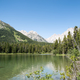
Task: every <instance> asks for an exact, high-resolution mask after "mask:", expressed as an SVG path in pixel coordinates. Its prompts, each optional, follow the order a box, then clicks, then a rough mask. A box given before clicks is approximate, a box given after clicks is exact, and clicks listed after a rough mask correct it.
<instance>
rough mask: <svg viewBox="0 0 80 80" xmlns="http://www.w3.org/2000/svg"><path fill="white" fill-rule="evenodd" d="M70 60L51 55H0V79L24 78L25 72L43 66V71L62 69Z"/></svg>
mask: <svg viewBox="0 0 80 80" xmlns="http://www.w3.org/2000/svg"><path fill="white" fill-rule="evenodd" d="M69 63H70V61H69V60H68V59H67V58H66V57H59V56H53V55H26V54H24V55H22V54H21V55H0V67H2V68H0V80H26V79H27V77H26V74H27V73H30V72H33V71H35V70H38V69H40V66H43V67H44V72H48V73H52V72H53V71H58V72H60V71H64V72H65V67H66V65H69Z"/></svg>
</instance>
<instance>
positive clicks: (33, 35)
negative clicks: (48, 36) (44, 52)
mask: <svg viewBox="0 0 80 80" xmlns="http://www.w3.org/2000/svg"><path fill="white" fill-rule="evenodd" d="M19 32H21V33H22V34H24V35H25V36H27V37H29V38H31V39H32V40H34V41H38V42H47V41H46V40H45V39H44V38H43V37H41V36H40V35H39V34H38V33H37V32H35V31H33V30H32V31H29V32H26V31H25V30H21V31H19Z"/></svg>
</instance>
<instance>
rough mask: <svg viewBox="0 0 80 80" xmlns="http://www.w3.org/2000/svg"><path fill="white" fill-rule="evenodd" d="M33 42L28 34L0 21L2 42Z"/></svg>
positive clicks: (0, 38) (0, 39) (0, 40)
mask: <svg viewBox="0 0 80 80" xmlns="http://www.w3.org/2000/svg"><path fill="white" fill-rule="evenodd" d="M2 41H4V42H9V43H10V42H30V43H31V42H33V40H31V39H30V38H28V37H27V36H25V35H23V34H21V33H20V32H18V31H16V30H15V29H14V28H13V27H11V26H10V25H9V24H7V23H4V22H2V21H0V42H2Z"/></svg>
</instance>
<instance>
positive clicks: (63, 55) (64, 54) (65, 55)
mask: <svg viewBox="0 0 80 80" xmlns="http://www.w3.org/2000/svg"><path fill="white" fill-rule="evenodd" d="M56 56H66V54H56Z"/></svg>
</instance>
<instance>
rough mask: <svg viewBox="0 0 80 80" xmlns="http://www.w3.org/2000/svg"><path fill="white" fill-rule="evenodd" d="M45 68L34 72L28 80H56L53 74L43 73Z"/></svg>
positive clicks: (28, 76) (28, 75)
mask: <svg viewBox="0 0 80 80" xmlns="http://www.w3.org/2000/svg"><path fill="white" fill-rule="evenodd" d="M43 70H44V69H43V67H41V68H40V70H37V71H34V72H33V73H30V74H27V75H26V76H27V78H33V79H34V80H54V79H53V78H51V77H52V74H47V73H46V74H45V73H43ZM43 75H44V76H43Z"/></svg>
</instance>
